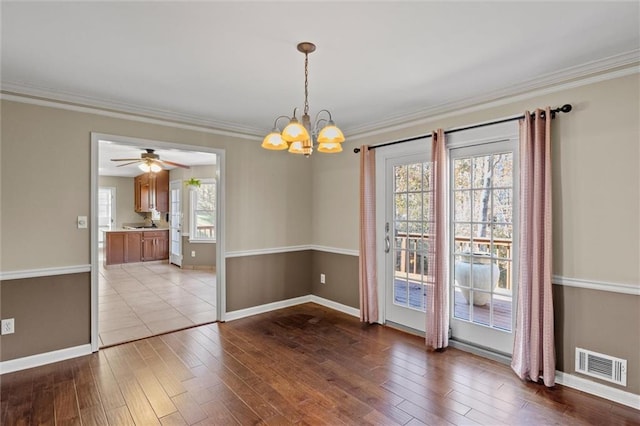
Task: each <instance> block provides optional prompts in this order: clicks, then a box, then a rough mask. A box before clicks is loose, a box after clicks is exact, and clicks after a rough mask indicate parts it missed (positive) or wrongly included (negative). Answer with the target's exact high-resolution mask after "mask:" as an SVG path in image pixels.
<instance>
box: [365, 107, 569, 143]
mask: <svg viewBox="0 0 640 426" xmlns="http://www.w3.org/2000/svg"><path fill="white" fill-rule="evenodd" d="M572 108H573V107H572V106H571V104H564V105H562V106H561V107H558V108H555V109H552V110H551V118H552V119H553V118H556V113H559V112H564V113H567V112H569V111H571V109H572ZM531 115H533V114H531ZM543 116H544V113H543ZM523 118H524V114H522V115H519V116H517V117H511V118H503V119H501V120H495V121H490V122H488V123H482V124H474V125H471V126H466V127H458V128H456V129H451V130H445V132H444V134H445V135H448V134H451V133H456V132H462V131H463V130H471V129H477V128H479V127H485V126H491V125H492V124H500V123H508V122H509V121H516V120H522V119H523ZM430 137H431V133H429V134H427V135H422V136H414V137H412V138H407V139H401V140H397V141H393V142H385V143H380V144H378V145H373V146H370V147H369V149H376V148H382V147H383V146H389V145H395V144H398V143H405V142H411V141H415V140H418V139H425V138H430ZM353 152H354V153H355V154H357V153H359V152H360V148H353Z"/></svg>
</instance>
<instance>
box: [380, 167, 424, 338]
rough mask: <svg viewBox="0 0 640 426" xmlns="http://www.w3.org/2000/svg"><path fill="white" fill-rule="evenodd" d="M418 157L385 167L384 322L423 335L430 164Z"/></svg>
mask: <svg viewBox="0 0 640 426" xmlns="http://www.w3.org/2000/svg"><path fill="white" fill-rule="evenodd" d="M416 160H419V157H416V156H413V157H411V158H400V159H397V158H396V159H393V160H389V161H388V164H387V182H388V186H387V188H388V191H387V200H389V204H391V206H390V208H387V211H388V212H389V213H390V214H388V215H387V223H388V224H390V229H389V232H388V234H387V236H388V237H389V239H390V240H391V241H390V253H388V256H387V262H388V270H390V271H391V274H388V275H387V280H386V281H387V284H386V286H385V287H386V291H387V297H386V299H385V300H386V302H385V311H386V319H387V320H389V321H392V322H394V323H397V324H400V325H403V326H406V327H409V328H413V329H416V330H420V331H424V329H425V314H424V313H425V310H426V298H427V293H428V288H429V279H428V276H427V272H428V271H427V244H428V229H429V224H428V222H427V217H428V216H427V213H428V206H429V199H430V197H431V188H430V186H429V185H430V180H429V178H430V173H431V167H430V163H428V162H426V161H416Z"/></svg>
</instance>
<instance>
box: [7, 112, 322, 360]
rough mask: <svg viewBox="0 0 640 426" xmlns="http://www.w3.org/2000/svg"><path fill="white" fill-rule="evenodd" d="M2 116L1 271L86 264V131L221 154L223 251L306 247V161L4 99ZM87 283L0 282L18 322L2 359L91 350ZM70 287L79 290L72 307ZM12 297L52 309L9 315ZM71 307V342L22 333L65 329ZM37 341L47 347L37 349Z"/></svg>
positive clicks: (230, 141)
mask: <svg viewBox="0 0 640 426" xmlns="http://www.w3.org/2000/svg"><path fill="white" fill-rule="evenodd" d="M0 112H1V117H0V118H1V121H2V128H1V134H0V136H1V138H0V141H1V144H2V146H1V151H2V157H1V158H0V161H1V163H0V166H1V167H0V191H1V194H0V203H1V205H2V216H1V223H0V229H2V239H1V241H0V250H1V251H2V257H1V259H0V270H2V271H3V272H10V271H28V270H32V269H42V268H56V267H68V266H75V265H86V264H89V263H90V253H91V241H90V232H89V229H77V227H76V218H77V216H78V215H86V216H89V215H90V193H91V187H90V181H91V179H90V158H91V155H90V151H91V149H90V147H91V143H90V141H91V132H98V133H104V134H112V135H123V136H127V137H134V138H142V139H149V140H156V141H163V142H171V143H178V144H187V145H193V146H206V147H214V148H219V149H224V150H225V154H226V176H225V178H226V203H225V205H224V206H223V208H224V211H225V214H226V217H227V222H226V235H227V240H226V247H227V250H229V251H234V250H252V249H265V248H271V247H284V246H294V245H306V244H310V243H311V231H310V229H311V218H310V211H311V195H310V192H309V187H310V183H311V167H310V165H309V162H308V161H306V159H305V158H300V157H294V156H290V155H281V153H277V152H269V151H265V150H263V149H261V148H260V141H259V140H258V139H257V138H256V140H247V139H241V138H232V137H229V136H219V135H213V134H210V133H204V132H197V131H190V130H184V129H178V128H174V127H166V126H161V125H155V124H148V123H142V122H137V121H130V120H124V119H117V118H112V117H107V116H102V115H95V114H89V113H81V112H74V111H68V110H63V109H57V108H50V107H45V106H37V105H31V104H25V103H19V102H13V101H6V100H3V101H2V102H1V111H0ZM258 213H259V214H258ZM90 220H91V219H90ZM84 278H85V279H84V282H83V285H76V286H74V285H73V283H75V278H71V276H67V275H63V276H60V277H59V278H57V277H46V278H42V279H38V280H37V283H38V285H28V283H29V280H11V281H4V282H2V285H1V287H0V296H1V298H2V315H3V318H5V317H7V316H6V315H14V317H15V319H16V333H15V334H13V335H9V336H2V337H0V344H1V345H2V354H1V355H0V356H1V357H2V360H7V359H12V358H14V357H21V356H28V355H34V354H37V353H41V352H47V351H50V350H54V349H60V348H64V347H70V346H76V345H81V344H88V343H89V340H90V336H89V332H88V330H89V326H90V319H89V316H88V313H89V312H90V299H89V291H90V290H89V287H90V286H89V278H88V274H85V275H84ZM54 282H55V283H59V285H61V286H63V287H64V288H65V291H56V289H57V288H59V286H58V285H54ZM242 285H243V284H242V283H236V282H234V276H233V275H232V276H231V277H228V278H227V287H228V288H230V289H231V292H228V294H230V295H231V296H233V297H236V295H237V297H238V298H237V299H233V300H232V302H233V303H232V305H231V306H233V304H236V305H237V304H238V301H240V303H239V304H243V305H246V303H245V302H243V299H242V298H243V297H245V295H244V293H242V292H241V293H238V292H235V291H234V289H236V288H237V287H240V288H242ZM257 285H260V284H259V283H258V284H257ZM21 286H22V287H21ZM68 286H71V287H72V288H73V291H77V292H78V293H77V294H74V297H73V298H71V299H70V298H69V294H68V292H69V291H70V290H69V288H68ZM292 286H293V287H292ZM295 286H301V288H302V290H299V291H298V290H296V289H295ZM271 290H273V292H272V294H270V293H269V291H270V290H269V288H268V289H266V290H264V291H263V295H264V294H266V296H265V299H268V300H270V301H273V300H279V299H278V297H286V296H288V295H289V294H298V293H301V292H303V293H305V294H308V293H309V290H308V283H307V282H298V281H292V282H290V283H288V284H287V287H286V291H285V292H280V290H279V288H278V287H277V286H276V287H274V288H272V289H271ZM76 296H77V297H76ZM16 298H23V299H24V300H28V299H33V300H34V301H37V300H43V299H46V300H47V303H48V304H49V305H48V306H49V307H50V308H48V309H47V310H45V311H40V310H37V309H36V310H33V309H28V308H25V309H22V308H21V309H19V310H17V311H12V310H11V309H9V308H8V306H13V303H14V302H12V301H13V300H16ZM68 300H73V301H74V305H73V311H74V312H76V313H78V312H79V313H81V315H80V316H78V315H75V316H73V318H75V319H74V321H77V324H78V327H82V328H83V330H85V329H86V332H85V333H84V334H82V336H81V337H80V338H79V334H78V333H76V332H73V331H70V332H69V336H67V335H66V334H65V333H62V332H61V333H57V332H56V333H51V334H50V336H49V337H50V338H47V339H43V338H42V336H41V335H40V334H39V333H34V332H32V329H31V328H29V327H24V326H22V325H21V324H37V323H47V324H55V323H56V322H61V323H64V324H66V323H67V322H68V318H69V313H70V312H71V311H70V309H69V307H68V306H67V303H68ZM258 300H262V299H258ZM251 302H253V299H250V302H249V303H251ZM24 306H26V305H24ZM15 309H17V308H15ZM43 330H49V329H48V328H43ZM41 340H42V341H44V342H46V345H44V346H43V345H41V344H40V341H41Z"/></svg>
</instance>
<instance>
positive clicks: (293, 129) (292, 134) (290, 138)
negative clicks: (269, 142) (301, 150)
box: [282, 115, 309, 142]
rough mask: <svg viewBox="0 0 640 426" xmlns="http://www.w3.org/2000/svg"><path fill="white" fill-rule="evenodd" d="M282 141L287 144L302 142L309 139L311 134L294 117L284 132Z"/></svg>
mask: <svg viewBox="0 0 640 426" xmlns="http://www.w3.org/2000/svg"><path fill="white" fill-rule="evenodd" d="M282 139H283V140H285V141H287V142H302V141H304V140H307V139H309V132H308V131H307V129H305V128H304V126H303V125H302V123H300V122H299V121H298V119H296V116H295V115H294V116H293V118H292V119H291V121H290V122H289V124H287V127H285V128H284V130H283V131H282Z"/></svg>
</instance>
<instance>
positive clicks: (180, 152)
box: [91, 133, 225, 351]
mask: <svg viewBox="0 0 640 426" xmlns="http://www.w3.org/2000/svg"><path fill="white" fill-rule="evenodd" d="M91 140H92V142H91V143H92V147H91V148H92V149H91V151H92V173H91V176H92V183H91V194H92V219H93V220H92V221H91V223H92V227H91V252H92V256H91V263H92V285H91V295H92V296H91V297H92V303H91V306H92V309H91V321H92V328H91V344H92V350H94V351H96V350H98V348H100V347H106V346H111V345H114V344H120V343H124V342H127V341H132V340H137V339H140V338H144V337H150V336H153V335H157V334H162V333H165V332H169V331H175V330H179V329H183V328H188V327H192V326H195V325H201V324H206V323H210V322H213V321H217V320H220V319H222V312H224V309H225V307H224V262H223V261H222V259H224V209H223V207H222V206H223V203H224V150H219V149H212V148H206V147H195V146H187V145H181V144H173V143H167V142H159V141H151V140H143V139H137V138H128V137H121V136H113V135H104V134H97V133H93V134H92V138H91ZM149 149H152V150H153V151H152V152H153V154H154V155H157V156H158V157H159V159H160V160H161V161H159V162H158V163H157V164H159V165H160V166H161V167H160V170H158V168H156V171H155V172H154V171H152V170H143V167H144V166H142V167H139V166H140V164H145V161H144V157H145V154H144V153H145V151H146V152H147V153H148V152H149ZM141 153H142V156H141ZM139 158H142V160H143V161H140V160H138V159H139ZM113 159H118V160H120V159H122V160H123V161H111V160H113ZM128 160H131V161H128ZM146 164H147V165H148V163H146ZM181 166H184V167H181ZM188 182H191V183H193V182H215V185H214V191H213V192H212V191H209V192H207V193H206V194H205V195H204V196H202V195H201V198H202V200H201V201H202V202H204V203H207V206H208V207H209V208H210V209H212V211H211V212H210V213H211V214H209V215H208V216H207V217H206V218H201V219H202V220H204V219H206V220H208V222H207V226H208V228H207V229H208V231H209V234H208V235H209V236H210V238H206V239H203V238H197V236H195V235H191V233H190V232H189V231H190V227H191V222H192V221H193V219H192V218H193V217H196V220H198V218H199V216H198V215H197V214H195V213H194V211H193V208H192V204H191V202H190V199H191V198H192V197H193V191H194V190H197V188H195V187H194V186H193V185H187V183H188ZM100 187H112V188H115V191H114V193H115V194H114V199H115V202H114V203H113V206H114V210H115V213H114V215H113V216H112V218H111V219H110V220H112V223H110V225H109V227H108V229H107V227H106V226H104V225H103V224H102V222H104V220H101V217H102V210H104V208H103V204H104V202H102V201H101V200H102V198H104V197H103V196H102V197H101V194H102V191H100ZM209 189H210V188H209ZM100 241H102V243H100Z"/></svg>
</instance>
